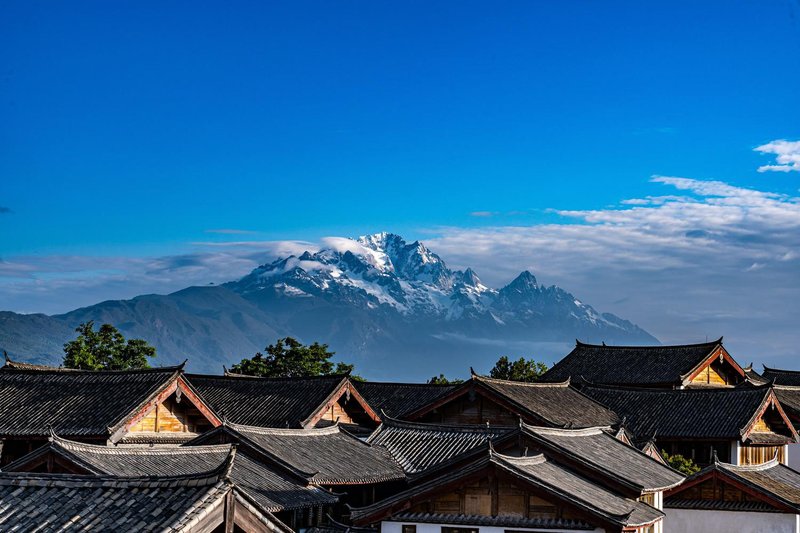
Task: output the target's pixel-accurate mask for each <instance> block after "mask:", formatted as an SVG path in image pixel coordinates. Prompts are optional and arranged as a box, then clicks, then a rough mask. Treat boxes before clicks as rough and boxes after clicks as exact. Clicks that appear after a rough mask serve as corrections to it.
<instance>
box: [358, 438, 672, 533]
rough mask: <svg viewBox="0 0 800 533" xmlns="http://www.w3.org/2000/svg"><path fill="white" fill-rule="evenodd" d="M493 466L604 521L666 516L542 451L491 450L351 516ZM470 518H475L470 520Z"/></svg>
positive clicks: (638, 521) (387, 507) (368, 516)
mask: <svg viewBox="0 0 800 533" xmlns="http://www.w3.org/2000/svg"><path fill="white" fill-rule="evenodd" d="M492 465H493V466H494V467H496V468H499V469H501V470H503V471H504V472H505V473H507V474H510V475H511V476H513V477H516V478H517V479H518V480H520V481H521V482H523V483H527V484H530V485H532V486H534V487H536V488H537V489H538V490H539V491H540V492H542V493H543V494H544V495H543V497H544V498H546V499H549V500H550V501H554V500H555V501H561V502H566V503H568V504H570V505H572V506H574V507H577V508H579V509H580V510H582V511H583V512H584V513H585V514H587V515H590V516H594V517H595V518H597V519H599V520H601V521H603V522H610V523H613V524H615V525H618V526H622V527H625V526H637V525H645V524H650V523H653V522H656V521H658V520H660V519H661V518H662V517H663V516H664V514H663V513H662V512H661V511H659V510H657V509H655V508H653V507H651V506H649V505H647V504H645V503H641V502H638V501H636V500H632V499H629V498H624V497H622V496H620V495H618V494H616V493H614V492H611V491H610V490H608V489H606V488H604V487H602V486H600V485H597V484H596V483H594V482H593V481H591V480H589V479H587V478H585V477H582V476H580V475H578V474H577V473H575V472H574V471H572V470H570V469H568V468H566V467H564V466H563V465H561V464H559V463H556V462H555V461H553V460H550V459H548V458H547V457H546V456H545V455H543V454H540V455H536V456H529V457H511V456H506V455H500V454H498V453H495V452H493V451H491V450H489V451H488V453H487V454H486V455H485V456H484V457H483V458H481V459H478V460H476V461H474V462H473V463H472V464H471V465H468V466H466V467H464V468H460V469H454V470H451V471H449V472H447V473H444V474H443V475H441V476H439V477H437V478H433V479H431V480H429V481H425V482H423V483H420V484H419V485H416V486H413V487H411V488H409V489H407V490H405V491H403V492H401V493H399V494H395V495H394V496H391V497H389V498H386V499H385V500H382V501H379V502H377V503H375V504H372V505H370V506H367V507H361V508H357V509H352V511H351V516H352V518H353V520H354V521H355V522H356V523H357V524H364V523H368V522H370V521H374V520H375V518H376V517H380V516H381V515H382V513H386V512H391V509H392V508H394V506H397V505H401V504H403V502H406V501H408V500H409V499H411V498H414V497H419V496H421V495H425V494H433V493H435V492H436V490H437V489H438V487H441V486H443V485H446V484H447V485H449V484H451V483H455V482H458V480H459V479H463V478H466V477H469V476H473V475H475V474H478V473H479V472H481V471H483V469H485V468H486V467H488V466H492ZM454 518H455V517H454ZM470 519H472V518H469V519H467V520H470Z"/></svg>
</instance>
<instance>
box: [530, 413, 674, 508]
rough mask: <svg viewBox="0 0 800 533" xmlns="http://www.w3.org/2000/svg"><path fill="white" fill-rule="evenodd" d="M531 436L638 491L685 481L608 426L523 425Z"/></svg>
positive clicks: (553, 452) (564, 459) (565, 457)
mask: <svg viewBox="0 0 800 533" xmlns="http://www.w3.org/2000/svg"><path fill="white" fill-rule="evenodd" d="M522 434H523V435H524V436H527V437H528V438H529V439H531V440H532V441H533V442H535V443H536V444H538V445H540V447H541V448H542V449H543V450H544V451H545V452H546V453H548V454H549V455H552V456H554V457H556V458H557V459H558V460H559V461H562V462H568V463H570V464H575V465H579V466H581V467H583V468H585V469H587V470H588V471H590V472H591V471H593V472H596V473H597V474H598V475H597V477H598V478H599V477H603V478H612V479H613V480H614V481H616V482H617V483H619V484H622V485H624V486H629V487H631V488H632V489H634V490H635V491H636V492H640V493H645V492H655V491H661V490H665V489H668V488H672V487H675V486H678V485H680V484H681V483H683V480H684V476H683V475H682V474H681V473H680V472H677V471H675V470H673V469H672V468H669V467H667V466H665V465H664V464H662V463H659V462H658V461H656V460H654V459H652V458H651V457H649V456H648V455H646V454H644V453H643V452H641V451H639V450H638V449H636V448H634V447H633V446H629V445H628V444H625V443H624V442H622V441H620V440H619V439H617V438H615V437H614V436H612V435H610V434H609V433H608V432H607V431H606V430H605V428H600V427H595V428H587V429H556V428H544V427H536V426H529V425H527V424H523V425H522Z"/></svg>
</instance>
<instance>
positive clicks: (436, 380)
mask: <svg viewBox="0 0 800 533" xmlns="http://www.w3.org/2000/svg"><path fill="white" fill-rule="evenodd" d="M427 383H428V385H458V384H459V383H464V380H463V379H448V378H447V376H445V375H444V374H439V375H438V376H433V377H432V378H431V379H429V380H428V382H427Z"/></svg>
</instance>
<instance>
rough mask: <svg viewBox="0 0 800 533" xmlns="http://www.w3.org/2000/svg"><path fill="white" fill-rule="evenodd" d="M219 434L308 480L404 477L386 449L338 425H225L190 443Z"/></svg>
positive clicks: (328, 482)
mask: <svg viewBox="0 0 800 533" xmlns="http://www.w3.org/2000/svg"><path fill="white" fill-rule="evenodd" d="M222 433H227V434H228V435H229V436H230V438H231V440H235V441H238V442H241V443H243V444H244V445H246V446H250V447H253V448H255V449H256V450H259V451H261V452H262V453H264V454H265V455H266V456H267V457H268V458H271V459H272V460H274V461H276V462H277V463H278V464H281V465H283V466H285V467H286V468H288V469H290V470H292V471H294V472H295V473H296V474H297V475H298V476H302V477H304V478H305V479H307V480H308V482H309V483H315V484H319V485H354V484H365V483H379V482H382V481H390V480H396V479H404V478H405V474H404V473H403V470H402V469H401V468H400V466H399V465H398V464H397V462H396V461H395V460H394V459H393V458H392V456H391V454H390V453H389V451H388V450H387V449H386V448H384V447H383V446H378V445H371V444H368V443H365V442H363V441H361V440H359V439H357V438H355V437H353V436H352V435H350V434H348V433H347V432H345V431H342V430H341V428H339V426H338V425H334V426H330V427H326V428H310V429H276V428H260V427H253V426H244V425H239V424H224V425H223V426H220V427H218V428H215V429H213V430H211V431H209V432H206V434H204V435H202V436H200V437H198V438H197V439H195V440H194V441H192V442H190V443H189V444H190V445H192V444H195V445H196V444H202V443H203V442H209V441H212V440H214V439H217V438H218V437H219V436H220V435H221V434H222Z"/></svg>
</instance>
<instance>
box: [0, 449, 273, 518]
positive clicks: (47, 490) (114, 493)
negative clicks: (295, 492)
mask: <svg viewBox="0 0 800 533" xmlns="http://www.w3.org/2000/svg"><path fill="white" fill-rule="evenodd" d="M232 460H233V454H231V455H230V456H229V458H228V460H226V461H225V462H223V463H221V464H220V465H218V466H217V468H215V469H213V470H211V471H207V472H201V473H196V474H192V475H184V476H169V477H113V476H83V475H65V474H27V473H26V474H20V473H0V530H3V531H34V530H35V531H86V530H89V529H91V530H96V531H145V532H148V531H190V530H192V529H193V528H195V527H199V528H203V527H208V526H211V527H213V526H214V525H216V524H213V523H211V524H209V523H207V522H208V520H207V517H208V516H209V515H210V514H211V513H212V512H213V511H215V510H217V509H220V507H223V508H224V507H225V506H226V498H227V497H228V495H229V494H230V493H231V492H234V496H235V498H236V499H237V500H238V502H241V504H242V505H246V506H248V509H249V510H251V511H252V512H253V513H254V514H255V516H257V517H258V518H259V519H260V520H262V521H264V522H265V523H267V522H268V523H270V524H271V526H272V527H273V528H275V529H277V530H279V531H286V526H284V525H283V524H281V523H280V522H279V521H278V520H276V519H275V517H274V516H272V515H271V514H270V513H268V512H263V511H261V510H259V509H258V508H256V507H255V506H253V505H252V504H251V503H250V502H249V501H245V500H244V499H242V497H241V495H240V494H239V491H238V489H236V488H235V487H234V485H233V484H232V483H231V482H230V481H229V480H228V478H227V476H228V473H229V470H230V466H231V461H232ZM220 516H222V515H220ZM220 519H221V518H218V519H217V520H220ZM264 529H265V530H266V529H267V527H266V526H265V528H264Z"/></svg>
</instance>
